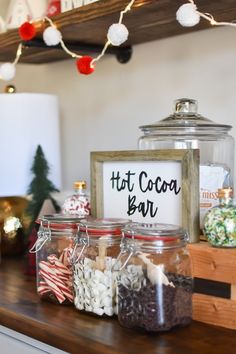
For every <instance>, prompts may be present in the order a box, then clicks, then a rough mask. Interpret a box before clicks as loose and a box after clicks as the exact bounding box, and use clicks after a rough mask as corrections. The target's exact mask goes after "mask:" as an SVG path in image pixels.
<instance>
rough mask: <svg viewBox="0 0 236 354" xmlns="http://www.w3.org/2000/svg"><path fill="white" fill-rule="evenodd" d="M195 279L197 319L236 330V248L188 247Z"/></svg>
mask: <svg viewBox="0 0 236 354" xmlns="http://www.w3.org/2000/svg"><path fill="white" fill-rule="evenodd" d="M188 249H189V252H190V255H191V258H192V264H193V276H194V279H195V282H194V283H195V285H194V295H193V319H194V320H196V321H200V322H205V323H209V324H212V325H217V326H221V327H226V328H231V329H236V249H235V248H234V249H224V248H214V247H212V246H210V245H209V244H208V243H207V242H200V243H197V244H190V245H188Z"/></svg>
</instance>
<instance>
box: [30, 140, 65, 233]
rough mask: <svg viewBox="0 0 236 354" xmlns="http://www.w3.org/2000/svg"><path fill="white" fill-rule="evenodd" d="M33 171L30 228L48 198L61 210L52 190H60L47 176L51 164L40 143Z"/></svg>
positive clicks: (57, 209)
mask: <svg viewBox="0 0 236 354" xmlns="http://www.w3.org/2000/svg"><path fill="white" fill-rule="evenodd" d="M31 172H32V173H33V174H34V175H35V177H34V178H33V180H32V182H31V183H30V185H29V188H28V191H27V193H28V194H31V195H32V200H31V201H30V202H29V204H28V208H27V213H28V214H29V216H30V217H31V220H32V223H31V225H30V230H31V229H32V226H33V224H34V222H35V220H36V219H37V217H38V215H39V212H40V210H41V208H42V205H43V203H44V201H45V200H46V199H51V201H52V203H53V206H54V208H55V210H56V211H57V212H59V211H60V207H59V205H58V204H57V202H56V201H55V199H53V198H52V196H51V194H50V193H52V192H59V190H58V189H57V188H56V187H55V186H54V184H53V183H52V182H51V181H50V180H49V179H48V178H47V176H48V173H49V166H48V163H47V160H46V158H45V155H44V153H43V150H42V147H41V146H40V145H38V147H37V150H36V154H35V156H34V162H33V165H32V167H31Z"/></svg>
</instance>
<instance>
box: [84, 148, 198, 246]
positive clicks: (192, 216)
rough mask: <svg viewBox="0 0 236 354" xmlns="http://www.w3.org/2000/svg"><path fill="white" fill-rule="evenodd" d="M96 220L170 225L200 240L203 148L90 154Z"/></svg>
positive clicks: (193, 240)
mask: <svg viewBox="0 0 236 354" xmlns="http://www.w3.org/2000/svg"><path fill="white" fill-rule="evenodd" d="M91 206H92V215H93V216H96V217H111V218H114V217H118V218H128V219H131V220H132V221H137V222H144V223H154V222H155V223H167V224H176V225H180V226H182V227H184V228H186V229H187V231H188V232H189V235H190V242H197V241H199V235H200V233H199V150H186V149H184V150H178V149H176V150H174V149H173V150H137V151H136V150H134V151H132V150H131V151H104V152H99V151H98V152H91Z"/></svg>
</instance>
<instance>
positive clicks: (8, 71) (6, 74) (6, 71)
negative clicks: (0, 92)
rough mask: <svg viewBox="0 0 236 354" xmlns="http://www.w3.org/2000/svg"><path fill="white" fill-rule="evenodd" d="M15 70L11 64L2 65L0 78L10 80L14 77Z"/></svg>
mask: <svg viewBox="0 0 236 354" xmlns="http://www.w3.org/2000/svg"><path fill="white" fill-rule="evenodd" d="M15 74H16V68H15V65H14V64H12V63H4V64H2V65H1V66H0V77H1V78H2V79H3V80H5V81H8V80H12V79H13V78H14V77H15Z"/></svg>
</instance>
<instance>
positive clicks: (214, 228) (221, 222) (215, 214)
mask: <svg viewBox="0 0 236 354" xmlns="http://www.w3.org/2000/svg"><path fill="white" fill-rule="evenodd" d="M218 196H219V204H218V205H216V206H214V207H213V208H212V209H210V210H209V211H208V212H207V213H206V215H205V218H204V222H203V225H204V226H203V233H204V235H205V236H206V238H207V241H208V242H209V243H210V244H211V245H212V246H215V247H228V248H231V247H236V205H234V204H233V190H232V188H222V189H219V190H218Z"/></svg>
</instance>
